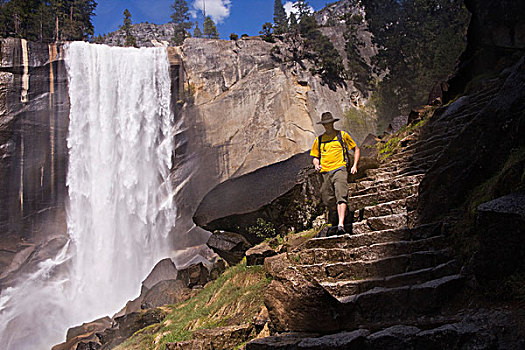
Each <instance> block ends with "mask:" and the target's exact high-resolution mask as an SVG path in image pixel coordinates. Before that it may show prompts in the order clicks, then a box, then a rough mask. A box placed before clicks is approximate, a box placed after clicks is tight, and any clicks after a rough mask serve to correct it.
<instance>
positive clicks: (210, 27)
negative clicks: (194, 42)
mask: <svg viewBox="0 0 525 350" xmlns="http://www.w3.org/2000/svg"><path fill="white" fill-rule="evenodd" d="M203 26H204V36H205V37H206V38H208V39H219V32H218V31H217V26H216V25H215V22H213V20H212V19H211V17H210V16H207V17H206V19H205V20H204V25H203Z"/></svg>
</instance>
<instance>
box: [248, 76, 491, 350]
mask: <svg viewBox="0 0 525 350" xmlns="http://www.w3.org/2000/svg"><path fill="white" fill-rule="evenodd" d="M498 88H499V85H498V84H497V83H496V82H495V83H494V84H491V85H490V86H488V87H486V88H485V89H482V90H481V91H479V92H477V93H476V94H473V95H471V96H464V97H462V98H460V99H458V100H457V101H456V102H455V103H453V104H451V105H450V106H448V108H443V109H440V110H438V111H437V112H436V113H435V114H434V116H433V117H432V118H431V119H430V120H429V121H428V122H427V124H426V125H425V126H424V127H423V128H422V129H420V130H418V131H416V132H414V133H413V134H412V135H410V136H408V137H406V138H405V139H404V140H402V149H401V151H400V152H399V153H397V154H395V155H393V156H391V157H389V158H388V159H387V160H385V161H382V164H381V165H380V167H379V168H377V169H369V170H367V171H366V177H364V178H362V179H359V180H357V181H356V182H355V183H352V184H350V189H349V191H350V192H349V194H350V196H349V201H348V202H349V210H350V212H351V213H352V215H353V223H352V233H351V234H345V235H340V236H330V237H323V238H314V239H311V240H309V241H307V242H305V243H304V244H303V245H301V246H299V247H296V248H295V249H293V250H289V251H288V252H287V253H284V254H280V255H277V256H275V257H271V258H267V259H266V261H265V268H266V271H267V273H269V274H270V275H272V276H273V278H274V280H273V282H272V283H271V284H270V286H269V288H268V291H267V293H266V296H265V303H266V305H267V307H268V310H269V315H270V318H271V320H272V323H273V325H274V327H275V328H276V330H277V331H280V332H309V333H312V332H313V333H315V334H326V333H332V334H343V333H337V332H348V331H354V330H357V329H361V330H363V329H367V330H370V332H373V331H381V330H385V329H389V327H400V326H401V325H402V327H405V326H407V325H409V326H410V327H412V328H415V327H419V328H415V329H418V331H421V330H423V329H424V330H426V331H427V332H429V334H433V333H432V332H430V331H428V330H432V329H439V328H440V327H443V326H444V325H451V324H454V323H455V322H456V323H457V322H459V320H458V316H457V312H455V310H453V308H451V307H450V304H451V303H453V302H454V300H455V298H457V297H458V295H460V294H461V293H460V292H461V290H462V288H463V285H464V283H465V276H464V275H463V274H462V273H461V264H460V263H459V262H458V261H457V260H456V258H455V257H454V253H453V251H452V250H451V249H450V248H449V242H448V238H447V237H446V235H444V234H443V232H444V230H442V224H441V223H440V222H437V223H432V224H426V225H418V224H417V222H418V220H417V213H416V208H417V200H418V188H419V184H420V182H421V181H422V180H423V178H424V176H425V172H426V171H427V170H428V169H430V168H431V167H432V166H434V164H435V163H436V161H437V160H438V158H439V155H440V154H441V152H442V151H443V150H444V149H445V148H446V147H447V145H448V143H449V142H450V140H452V139H453V138H454V137H455V135H456V134H457V133H458V130H460V129H461V128H462V127H463V126H464V125H466V124H467V123H468V122H469V121H470V120H471V119H472V117H473V116H475V115H476V113H478V112H479V111H480V110H481V109H483V108H484V107H485V105H486V103H487V102H488V101H489V100H490V97H491V96H492V95H493V94H494V93H495V92H496V91H497V89H498ZM301 284H303V285H301ZM452 328H454V327H452ZM454 329H456V330H458V329H459V328H457V327H456V328H454ZM412 331H413V330H412ZM367 332H368V331H367ZM370 332H369V333H367V334H370ZM451 332H452V333H450V334H453V333H454V332H453V331H451ZM416 333H417V332H416ZM456 333H457V334H456ZM456 333H454V334H456V335H457V337H460V336H461V334H460V333H461V332H459V331H457V332H456ZM345 334H347V333H345ZM414 334H415V333H414ZM418 334H419V333H418ZM372 335H373V334H372ZM334 336H335V335H334ZM367 336H368V335H367ZM305 338H308V339H317V338H316V337H313V338H312V336H311V335H304V336H303V335H301V336H292V337H290V334H284V335H281V336H277V337H272V339H267V340H264V339H258V340H255V341H252V342H250V343H248V346H247V349H281V348H282V349H284V348H286V349H288V348H290V349H292V348H298V347H297V344H299V343H300V342H301V341H303V342H304V339H305ZM336 338H337V336H336ZM290 339H294V340H293V341H291V340H290ZM301 339H302V340H301ZM352 339H354V338H352ZM407 339H408V338H407ZM458 339H459V338H458ZM280 340H282V341H283V342H284V343H286V344H288V345H286V346H284V345H283V346H284V347H283V346H281V345H278V344H281V343H280ZM289 340H290V341H289ZM332 340H333V339H332ZM354 340H355V339H354ZM354 340H352V341H354ZM290 342H291V343H290ZM314 342H315V341H314ZM284 343H283V344H284ZM271 344H273V345H271ZM290 344H295V345H293V346H291V345H290ZM360 344H361V343H360ZM287 346H291V347H287ZM294 346H295V347H294ZM314 348H316V349H317V348H319V349H325V348H326V349H328V348H339V347H334V346H333V344H332V345H330V346H324V347H323V346H321V345H319V347H314ZM342 348H347V347H342ZM357 348H359V347H357Z"/></svg>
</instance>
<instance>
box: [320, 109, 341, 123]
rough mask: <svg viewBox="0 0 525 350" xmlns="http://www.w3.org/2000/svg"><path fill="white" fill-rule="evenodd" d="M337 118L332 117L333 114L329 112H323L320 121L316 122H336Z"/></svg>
mask: <svg viewBox="0 0 525 350" xmlns="http://www.w3.org/2000/svg"><path fill="white" fill-rule="evenodd" d="M338 120H339V118H334V116H333V115H332V113H330V112H324V113H323V114H322V115H321V121H320V122H317V124H328V123H333V122H336V121H338Z"/></svg>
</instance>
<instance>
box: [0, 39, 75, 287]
mask: <svg viewBox="0 0 525 350" xmlns="http://www.w3.org/2000/svg"><path fill="white" fill-rule="evenodd" d="M24 43H25V45H24ZM23 45H24V46H25V47H27V51H25V50H23V49H22V46H23ZM24 52H27V67H26V68H27V69H28V71H29V85H28V90H27V91H26V90H25V88H23V86H22V80H23V72H24V68H25V67H24V57H23V53H24ZM0 57H1V61H0V71H1V72H0V193H2V199H1V200H0V227H1V230H0V240H2V241H3V240H5V239H6V238H8V237H9V239H10V240H14V242H18V243H20V244H23V243H32V244H35V246H36V247H38V246H39V245H40V244H42V243H43V242H45V241H47V240H50V237H53V236H64V237H67V229H66V226H65V203H64V201H65V199H66V198H67V188H66V171H67V169H66V164H67V158H68V148H67V142H66V137H67V129H68V124H69V119H68V111H69V98H68V94H67V74H66V70H65V64H64V61H63V57H62V47H61V46H57V45H55V44H50V45H48V44H43V43H33V42H27V41H25V40H24V41H22V40H21V39H15V38H6V39H0ZM23 94H24V96H25V97H24V99H22V95H23ZM22 100H24V102H22ZM21 179H22V180H21ZM21 195H22V197H21ZM21 248H22V249H20V250H17V251H16V252H14V253H15V254H11V255H10V256H7V255H4V256H3V259H2V260H3V261H2V263H1V264H0V275H2V277H3V278H4V283H8V282H10V280H11V277H13V278H16V277H15V276H14V275H15V274H17V273H18V272H19V271H18V270H19V269H20V268H23V267H24V266H25V265H26V261H22V262H17V263H15V264H13V265H12V264H11V263H12V262H13V261H12V260H11V259H14V256H15V255H16V254H17V253H21V252H22V250H23V247H22V246H21ZM2 255H3V254H2ZM24 260H25V259H24ZM36 263H38V262H36ZM32 268H34V267H32ZM6 269H8V270H9V271H7V270H6ZM6 278H7V280H6ZM8 280H9V281H8Z"/></svg>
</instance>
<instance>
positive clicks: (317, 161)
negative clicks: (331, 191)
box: [313, 158, 323, 172]
mask: <svg viewBox="0 0 525 350" xmlns="http://www.w3.org/2000/svg"><path fill="white" fill-rule="evenodd" d="M313 163H314V168H315V171H317V172H319V171H321V169H322V168H323V167H322V166H321V164H320V162H319V158H314V159H313Z"/></svg>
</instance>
